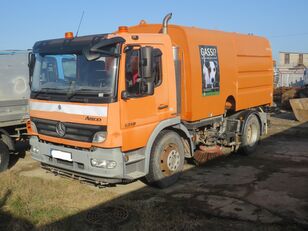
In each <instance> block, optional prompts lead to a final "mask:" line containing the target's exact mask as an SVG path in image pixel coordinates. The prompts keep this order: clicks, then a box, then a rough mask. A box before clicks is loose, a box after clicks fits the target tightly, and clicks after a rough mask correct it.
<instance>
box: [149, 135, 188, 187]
mask: <svg viewBox="0 0 308 231" xmlns="http://www.w3.org/2000/svg"><path fill="white" fill-rule="evenodd" d="M183 168H184V146H183V142H182V140H181V137H180V136H179V135H178V134H177V133H176V132H173V131H168V130H165V131H162V132H161V133H160V134H159V135H158V136H157V138H156V140H155V142H154V144H153V147H152V151H151V157H150V168H149V174H148V175H147V176H146V180H147V182H148V183H150V184H151V185H155V186H158V187H160V188H166V187H168V186H170V185H172V184H174V183H175V182H176V181H177V180H178V178H179V176H180V173H181V172H182V170H183Z"/></svg>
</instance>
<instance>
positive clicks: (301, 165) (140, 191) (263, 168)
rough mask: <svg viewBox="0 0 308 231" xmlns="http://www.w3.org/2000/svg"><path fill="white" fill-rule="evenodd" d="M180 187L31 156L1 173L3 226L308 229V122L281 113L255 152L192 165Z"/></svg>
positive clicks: (43, 227)
mask: <svg viewBox="0 0 308 231" xmlns="http://www.w3.org/2000/svg"><path fill="white" fill-rule="evenodd" d="M185 169H186V170H185V172H184V173H183V175H182V177H181V179H180V180H179V182H178V183H176V184H175V185H174V186H172V187H170V188H167V189H164V190H161V189H155V188H151V187H148V186H146V185H144V184H143V183H142V182H141V181H136V182H133V183H130V184H127V185H118V186H116V187H107V188H101V189H99V188H96V187H94V186H91V185H85V184H80V183H79V182H78V181H75V180H70V179H64V178H61V177H59V176H53V175H52V174H50V173H46V172H45V171H44V170H42V169H40V168H39V165H38V163H36V162H34V161H33V160H31V157H30V156H29V155H26V156H25V157H24V158H20V159H18V161H17V162H16V163H13V164H12V167H11V168H10V170H9V171H7V172H5V173H4V174H1V175H0V230H159V229H160V230H308V123H306V124H300V123H299V122H296V121H294V118H293V116H292V114H291V113H276V114H274V115H273V116H272V118H271V127H270V129H269V134H268V135H267V136H266V137H264V138H263V139H262V141H261V144H260V146H259V148H258V149H257V151H256V152H255V153H254V154H252V155H249V156H242V155H239V154H232V155H229V156H226V157H221V158H218V159H215V160H212V161H210V162H208V163H206V164H205V165H204V166H202V167H195V166H194V165H190V164H186V166H185Z"/></svg>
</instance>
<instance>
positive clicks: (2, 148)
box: [0, 140, 10, 172]
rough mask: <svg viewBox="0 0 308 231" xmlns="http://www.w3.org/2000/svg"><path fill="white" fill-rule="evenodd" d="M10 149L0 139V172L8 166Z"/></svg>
mask: <svg viewBox="0 0 308 231" xmlns="http://www.w3.org/2000/svg"><path fill="white" fill-rule="evenodd" d="M9 157H10V151H9V149H8V147H7V146H6V145H5V144H4V143H3V142H2V141H1V140H0V172H3V171H5V170H6V169H7V168H8V166H9Z"/></svg>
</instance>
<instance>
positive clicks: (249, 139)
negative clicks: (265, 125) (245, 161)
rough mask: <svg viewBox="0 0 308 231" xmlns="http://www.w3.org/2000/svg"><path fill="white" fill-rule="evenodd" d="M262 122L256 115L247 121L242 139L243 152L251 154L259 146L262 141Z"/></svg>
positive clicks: (251, 115) (252, 115)
mask: <svg viewBox="0 0 308 231" xmlns="http://www.w3.org/2000/svg"><path fill="white" fill-rule="evenodd" d="M260 131H261V127H260V122H259V119H258V118H257V116H256V115H255V114H250V115H249V116H248V118H247V119H246V121H245V124H244V129H243V133H242V137H241V152H242V153H243V154H246V155H248V154H251V153H252V152H254V151H255V150H256V148H257V146H258V143H259V140H260Z"/></svg>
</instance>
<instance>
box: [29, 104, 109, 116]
mask: <svg viewBox="0 0 308 231" xmlns="http://www.w3.org/2000/svg"><path fill="white" fill-rule="evenodd" d="M30 110H37V111H47V112H62V113H67V114H75V115H85V116H87V115H88V116H100V117H106V116H107V107H106V106H81V105H72V104H60V103H59V104H53V103H41V102H30Z"/></svg>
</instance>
